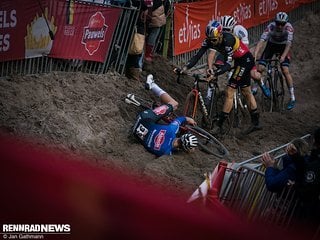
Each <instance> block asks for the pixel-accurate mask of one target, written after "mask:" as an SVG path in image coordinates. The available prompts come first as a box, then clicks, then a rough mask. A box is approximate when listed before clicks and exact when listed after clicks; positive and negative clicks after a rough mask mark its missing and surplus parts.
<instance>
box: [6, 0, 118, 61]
mask: <svg viewBox="0 0 320 240" xmlns="http://www.w3.org/2000/svg"><path fill="white" fill-rule="evenodd" d="M19 2H20V3H21V1H19V0H3V1H1V7H0V61H9V60H17V59H24V58H33V57H39V56H43V55H46V56H50V57H55V58H65V59H81V60H91V61H98V62H103V61H104V60H105V56H106V54H107V52H108V50H109V46H110V43H111V40H112V35H113V33H114V30H115V27H116V25H117V22H118V19H119V15H120V13H121V11H122V10H121V9H120V8H106V7H102V6H91V5H87V4H80V3H74V1H63V0H56V1H50V0H43V1H40V3H41V6H40V4H39V2H38V1H33V0H25V1H24V2H23V3H24V4H19ZM49 29H50V31H49ZM52 36H53V38H52Z"/></svg>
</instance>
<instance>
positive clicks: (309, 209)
mask: <svg viewBox="0 0 320 240" xmlns="http://www.w3.org/2000/svg"><path fill="white" fill-rule="evenodd" d="M313 138H314V143H313V149H312V150H311V154H310V156H309V158H308V159H307V161H306V164H305V171H304V179H303V182H302V183H300V184H298V185H297V186H296V189H297V193H298V196H299V198H300V200H301V203H300V214H299V219H300V220H302V222H303V223H304V224H306V226H308V227H309V228H310V229H313V230H316V229H317V227H320V128H317V129H316V130H315V131H314V134H313Z"/></svg>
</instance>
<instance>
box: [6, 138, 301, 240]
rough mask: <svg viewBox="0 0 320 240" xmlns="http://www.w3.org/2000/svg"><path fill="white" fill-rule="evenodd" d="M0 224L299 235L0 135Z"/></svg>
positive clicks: (81, 234) (135, 234) (123, 233)
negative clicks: (172, 196) (173, 196)
mask: <svg viewBox="0 0 320 240" xmlns="http://www.w3.org/2000/svg"><path fill="white" fill-rule="evenodd" d="M0 159H1V165H0V190H1V204H0V224H1V228H2V224H9V223H10V224H13V223H16V224H48V223H55V224H70V225H71V234H69V235H59V236H57V235H54V234H53V235H45V239H152V240H157V239H159V240H163V239H184V240H188V239H204V238H208V237H209V238H210V239H224V240H228V239H230V240H231V239H232V240H236V239H239V240H240V239H241V240H242V239H246V240H250V239H252V240H257V239H268V240H270V239H282V240H283V239H289V238H290V240H294V239H301V238H299V237H298V236H296V235H295V236H292V235H291V236H289V235H288V234H286V233H283V232H280V231H278V230H272V229H273V228H270V227H268V228H267V227H264V226H253V225H249V224H247V223H246V222H244V221H243V220H240V218H239V217H238V216H235V215H234V214H232V213H231V212H230V211H229V210H228V209H226V208H225V207H223V206H222V205H221V204H220V203H219V201H218V200H214V201H213V202H212V205H211V207H210V210H208V209H203V208H198V207H195V206H191V205H189V204H187V203H186V199H176V200H171V201H169V200H168V199H167V200H166V199H165V198H164V197H163V196H164V194H166V193H164V192H161V191H159V190H157V189H156V188H155V187H154V186H153V187H151V186H147V185H146V186H141V182H140V184H138V183H136V182H135V181H134V178H132V177H128V176H124V175H123V174H120V173H117V172H114V171H111V170H108V169H102V168H98V167H96V166H92V165H91V164H89V163H88V162H87V161H83V160H82V161H79V159H70V158H68V159H67V157H65V156H63V155H62V154H61V153H54V152H50V151H48V150H46V149H44V148H41V149H39V147H36V146H35V145H32V144H31V143H30V142H28V143H27V142H25V141H23V140H21V139H19V141H18V140H17V139H14V138H12V137H8V136H6V135H1V134H0Z"/></svg>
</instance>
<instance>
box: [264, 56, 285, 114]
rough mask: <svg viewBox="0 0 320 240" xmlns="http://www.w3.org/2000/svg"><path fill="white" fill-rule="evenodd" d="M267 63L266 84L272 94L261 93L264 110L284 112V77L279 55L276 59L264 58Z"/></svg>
mask: <svg viewBox="0 0 320 240" xmlns="http://www.w3.org/2000/svg"><path fill="white" fill-rule="evenodd" d="M263 61H265V62H266V63H267V65H266V74H267V75H266V78H265V80H264V81H265V82H264V84H265V85H266V86H267V87H268V88H269V89H270V93H271V96H270V97H269V98H268V97H265V96H264V95H263V94H261V95H262V96H261V105H262V110H263V111H265V112H282V111H283V110H284V95H285V91H284V77H283V75H282V72H281V69H280V68H281V67H280V60H279V56H276V58H274V59H263Z"/></svg>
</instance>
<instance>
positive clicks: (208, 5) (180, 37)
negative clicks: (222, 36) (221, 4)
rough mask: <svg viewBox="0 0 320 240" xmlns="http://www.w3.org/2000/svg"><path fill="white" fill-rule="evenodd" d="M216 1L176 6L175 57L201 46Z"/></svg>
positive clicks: (178, 4)
mask: <svg viewBox="0 0 320 240" xmlns="http://www.w3.org/2000/svg"><path fill="white" fill-rule="evenodd" d="M215 4H216V1H202V2H193V3H177V4H174V55H178V54H181V53H185V52H189V51H191V50H194V49H197V48H199V47H200V46H201V42H202V41H203V39H204V38H205V27H206V26H207V24H208V20H209V19H211V18H212V16H213V14H214V10H215Z"/></svg>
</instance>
